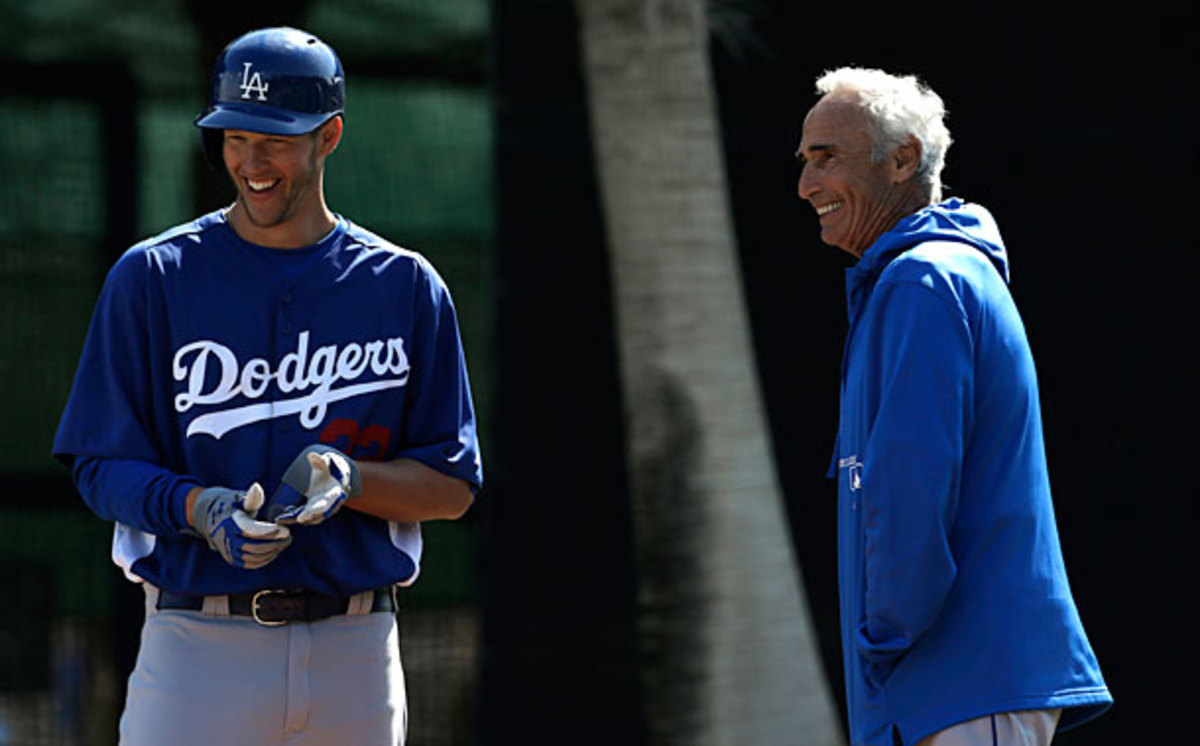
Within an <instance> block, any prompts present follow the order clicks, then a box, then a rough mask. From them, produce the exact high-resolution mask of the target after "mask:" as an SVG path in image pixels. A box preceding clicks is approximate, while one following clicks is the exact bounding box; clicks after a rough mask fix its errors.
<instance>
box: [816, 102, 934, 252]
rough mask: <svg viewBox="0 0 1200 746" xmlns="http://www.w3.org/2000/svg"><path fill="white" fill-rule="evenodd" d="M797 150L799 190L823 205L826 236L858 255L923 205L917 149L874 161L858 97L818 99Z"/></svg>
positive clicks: (823, 234) (820, 211) (819, 211)
mask: <svg viewBox="0 0 1200 746" xmlns="http://www.w3.org/2000/svg"><path fill="white" fill-rule="evenodd" d="M909 150H911V148H909ZM796 155H797V157H799V158H800V160H801V162H802V164H803V171H802V172H801V174H800V182H799V184H798V185H797V192H798V193H799V195H800V198H801V199H803V200H806V201H807V202H808V203H809V204H811V205H812V206H813V208H814V209H815V210H816V211H817V216H818V219H819V220H820V223H821V240H822V241H824V242H825V243H827V244H830V245H832V246H837V247H838V248H840V249H843V250H845V251H848V252H850V253H851V254H853V255H854V256H862V254H863V252H865V251H866V250H867V249H868V248H869V247H870V246H871V244H873V243H875V240H876V239H878V238H879V237H880V236H881V235H883V234H884V233H885V232H887V231H888V230H890V229H891V227H892V226H894V225H895V224H896V222H897V221H898V220H899V219H900V218H901V217H903V216H905V215H907V214H909V213H910V212H912V211H913V210H914V209H916V207H919V206H920V205H919V202H920V199H919V196H917V195H916V194H915V193H914V183H913V180H912V179H911V178H910V177H911V175H912V170H913V169H914V168H915V160H914V156H915V152H908V153H901V152H899V151H895V152H893V153H891V154H889V155H888V156H886V157H884V159H883V160H882V162H880V163H874V162H872V159H871V134H870V130H869V129H868V123H867V117H866V114H864V113H863V111H862V109H861V108H860V107H859V106H858V104H857V103H855V102H852V101H847V100H844V99H842V100H838V99H830V98H829V97H826V98H824V99H822V100H821V101H818V102H817V105H816V106H814V107H813V109H812V111H811V112H809V115H808V118H807V119H806V120H805V122H804V135H803V137H802V139H801V142H800V149H799V150H798V151H797V153H796ZM910 161H911V163H910ZM918 191H919V190H918Z"/></svg>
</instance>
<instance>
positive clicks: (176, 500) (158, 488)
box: [71, 457, 202, 536]
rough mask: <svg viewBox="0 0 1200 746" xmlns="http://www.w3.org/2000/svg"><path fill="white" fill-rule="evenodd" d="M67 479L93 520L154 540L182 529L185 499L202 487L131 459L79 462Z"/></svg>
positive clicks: (76, 461) (145, 462)
mask: <svg viewBox="0 0 1200 746" xmlns="http://www.w3.org/2000/svg"><path fill="white" fill-rule="evenodd" d="M71 474H72V476H73V477H74V479H75V486H76V488H77V489H78V490H79V494H80V495H82V496H83V500H84V502H85V503H87V506H88V507H89V508H91V509H92V512H94V513H95V514H96V515H98V516H99V517H101V518H103V519H105V520H109V521H117V522H119V523H123V524H125V525H127V526H130V527H132V528H136V529H139V530H141V531H145V532H147V533H151V534H154V535H155V536H175V535H178V534H179V533H181V532H182V531H184V530H185V529H187V527H188V523H187V514H186V512H187V507H186V506H187V494H188V492H189V491H191V490H192V488H194V487H200V486H202V485H201V484H200V483H199V482H198V481H197V480H196V479H195V478H193V477H188V476H181V475H179V474H175V473H173V472H171V471H168V470H167V469H164V468H162V467H161V466H158V465H157V464H152V463H150V462H148V461H138V460H134V459H119V458H94V457H80V458H77V459H75V462H74V466H73V468H72V470H71Z"/></svg>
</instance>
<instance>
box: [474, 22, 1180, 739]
mask: <svg viewBox="0 0 1200 746" xmlns="http://www.w3.org/2000/svg"><path fill="white" fill-rule="evenodd" d="M953 7H954V8H955V9H953V10H952V9H951V8H952V6H936V7H933V6H931V7H930V8H929V9H928V10H926V11H925V12H922V11H921V10H920V9H918V8H916V7H912V6H894V7H893V8H892V9H890V10H888V11H886V12H884V11H881V10H879V9H878V8H873V7H862V6H858V5H853V4H841V5H830V4H809V3H799V2H795V3H793V2H783V1H780V2H771V3H765V2H764V3H749V2H747V3H736V2H733V3H712V4H710V9H712V10H713V12H717V13H724V19H725V20H726V21H732V23H726V24H724V25H725V26H726V27H727V30H728V27H730V26H732V28H733V29H734V32H733V33H732V34H730V33H726V34H725V35H723V37H719V38H717V39H715V40H714V42H713V46H712V51H713V64H714V74H715V82H716V88H717V92H718V95H719V106H720V112H719V114H720V118H721V121H722V125H723V128H724V138H725V153H726V161H727V163H726V165H727V170H728V176H729V188H730V199H731V205H732V209H733V214H734V218H735V221H736V229H737V238H738V243H739V250H740V253H741V258H742V264H743V268H744V271H745V278H746V284H747V292H748V296H749V302H750V305H751V313H752V318H753V324H754V335H755V341H756V346H757V354H758V363H759V366H760V373H761V377H762V380H763V384H764V389H765V395H766V398H767V404H768V407H769V413H770V420H771V427H772V430H773V436H774V445H775V452H776V457H777V463H778V469H779V472H780V478H781V480H782V484H783V487H784V491H785V497H786V500H787V503H788V510H789V514H790V516H791V523H792V529H793V537H794V539H795V543H796V549H797V551H798V555H799V557H800V559H801V562H802V566H803V572H804V577H805V580H806V585H807V591H808V596H809V599H810V602H811V608H812V611H813V615H814V621H815V624H816V626H817V628H818V630H819V632H820V634H821V638H822V646H823V649H824V655H825V659H826V663H827V665H828V667H829V671H830V675H831V678H832V679H834V680H835V681H837V686H838V687H840V672H839V671H838V670H837V669H838V666H839V663H838V654H837V652H836V650H837V645H838V639H837V617H836V614H837V605H836V583H835V560H834V534H835V528H834V525H835V513H834V491H833V488H832V485H831V483H829V482H828V481H827V480H825V478H824V473H825V469H826V467H827V465H828V460H829V457H830V455H831V452H832V450H831V449H832V440H833V434H834V431H835V428H836V408H837V402H836V392H837V386H838V364H839V360H840V352H841V342H842V335H843V334H844V331H845V310H844V297H843V281H842V274H843V272H842V270H843V268H844V267H846V266H848V265H849V261H848V256H847V255H845V254H842V253H841V252H839V251H837V250H836V249H833V248H830V247H826V246H824V245H822V244H821V243H820V242H819V240H818V239H817V233H818V228H817V225H816V221H815V219H814V217H813V216H812V215H811V211H810V209H809V208H807V207H806V206H805V205H802V204H801V203H800V202H799V201H798V199H797V198H796V195H795V186H796V179H797V177H798V175H799V172H798V168H797V166H796V164H795V162H794V161H793V160H792V153H793V152H794V151H795V148H796V145H797V144H798V141H799V137H800V129H801V123H802V119H803V116H804V113H805V112H806V111H807V109H808V107H809V106H811V104H812V103H813V102H814V100H815V96H814V93H813V81H814V80H815V78H816V77H817V76H818V75H819V74H820V73H821V72H822V71H824V70H825V69H830V68H833V67H837V66H840V65H844V64H855V65H862V66H870V67H882V68H884V69H887V70H889V71H892V72H902V73H915V74H917V75H919V76H920V77H922V78H923V79H924V80H926V81H927V82H928V83H929V84H930V85H931V86H932V87H933V88H934V90H936V91H938V92H939V93H940V94H941V96H942V97H943V98H944V99H945V101H946V103H947V107H948V110H949V125H950V129H951V134H952V136H953V137H954V140H955V144H954V145H953V147H951V149H950V151H949V154H948V166H947V169H946V171H945V173H944V180H945V181H946V183H947V185H948V187H947V196H961V197H963V198H965V199H968V200H971V201H977V202H980V203H982V204H984V205H986V206H987V207H989V209H991V210H992V212H993V213H994V215H995V216H996V218H997V220H998V221H999V223H1000V226H1001V229H1002V231H1003V233H1004V236H1005V239H1006V242H1007V244H1008V248H1009V253H1010V259H1011V262H1012V290H1013V293H1014V295H1015V296H1016V299H1017V302H1018V305H1019V306H1020V308H1021V309H1022V313H1023V316H1024V319H1025V322H1026V326H1027V331H1028V334H1029V337H1030V340H1031V344H1032V346H1033V350H1034V354H1035V357H1036V360H1037V364H1038V369H1039V376H1040V385H1041V395H1042V405H1043V414H1044V424H1045V430H1046V448H1047V451H1048V456H1049V459H1050V464H1051V477H1052V484H1053V487H1054V491H1055V500H1056V509H1057V516H1058V522H1059V528H1060V535H1061V539H1062V543H1063V546H1064V553H1065V555H1066V561H1067V566H1068V571H1069V573H1070V577H1071V581H1072V586H1073V590H1074V593H1075V598H1076V602H1077V604H1078V606H1079V609H1080V612H1081V615H1082V617H1083V620H1084V624H1085V627H1086V628H1087V630H1088V633H1089V636H1090V638H1091V641H1092V644H1093V646H1094V648H1095V650H1096V653H1097V655H1098V657H1099V659H1100V662H1101V666H1102V668H1103V671H1104V673H1105V676H1106V678H1107V681H1108V683H1109V685H1110V688H1111V690H1112V691H1113V693H1114V695H1115V698H1116V706H1115V707H1114V708H1113V709H1112V710H1111V711H1110V712H1109V713H1108V714H1107V715H1105V716H1104V718H1103V719H1101V720H1099V721H1096V722H1094V723H1092V724H1091V725H1089V726H1085V727H1084V728H1082V729H1080V730H1078V731H1075V732H1074V733H1068V734H1066V735H1062V736H1060V737H1059V738H1058V739H1057V740H1056V743H1063V744H1101V745H1105V744H1134V743H1136V744H1143V743H1167V742H1173V741H1174V738H1173V736H1174V735H1175V734H1177V733H1179V732H1180V729H1179V728H1178V726H1177V725H1176V724H1175V720H1176V714H1177V713H1179V711H1180V710H1179V707H1180V705H1182V702H1183V695H1184V691H1185V689H1186V685H1185V683H1184V680H1183V670H1184V668H1185V666H1186V663H1185V661H1186V659H1187V658H1188V657H1190V656H1189V655H1188V654H1187V653H1186V652H1185V650H1186V646H1187V640H1188V638H1189V635H1188V632H1187V625H1186V623H1184V624H1181V622H1182V621H1184V620H1187V619H1189V615H1188V614H1187V610H1186V609H1185V606H1184V598H1185V596H1186V595H1187V594H1186V590H1185V589H1186V588H1188V587H1189V584H1188V583H1186V582H1185V581H1184V575H1183V570H1184V567H1183V563H1184V557H1185V549H1184V547H1185V545H1186V542H1187V540H1188V539H1187V535H1186V534H1185V532H1189V533H1190V531H1191V528H1192V526H1194V525H1195V498H1196V493H1197V491H1196V489H1195V487H1194V486H1193V485H1192V484H1191V483H1190V480H1189V479H1187V478H1186V477H1185V476H1184V474H1185V469H1184V467H1183V465H1182V464H1180V463H1179V462H1180V461H1181V460H1186V459H1187V458H1188V456H1187V454H1188V453H1189V452H1190V446H1191V444H1192V439H1191V437H1190V435H1191V432H1192V423H1191V419H1192V416H1193V414H1194V406H1193V405H1194V403H1195V402H1194V399H1193V397H1192V390H1191V383H1192V381H1193V380H1194V377H1195V364H1194V362H1193V353H1192V351H1191V349H1190V348H1191V347H1193V346H1194V341H1193V340H1194V334H1193V333H1192V332H1191V329H1190V322H1191V320H1192V318H1193V314H1192V309H1191V304H1190V303H1188V302H1187V298H1188V294H1187V288H1188V286H1189V285H1190V283H1191V282H1192V278H1193V277H1194V276H1195V273H1194V270H1195V266H1196V262H1195V251H1196V248H1197V244H1196V240H1195V237H1194V234H1193V232H1192V227H1191V225H1190V224H1189V218H1190V212H1189V211H1188V210H1187V207H1188V206H1189V205H1190V203H1191V201H1192V199H1193V197H1194V194H1195V190H1194V188H1193V187H1192V183H1193V174H1194V172H1195V169H1196V148H1195V141H1194V138H1191V137H1186V136H1185V132H1184V126H1185V122H1189V121H1190V116H1189V115H1188V114H1187V113H1186V112H1185V107H1187V108H1188V109H1190V106H1189V105H1188V103H1187V100H1186V99H1187V95H1186V94H1185V93H1184V91H1185V89H1186V90H1190V89H1191V88H1192V87H1194V86H1193V85H1192V81H1193V80H1194V73H1195V69H1196V65H1195V63H1196V52H1195V50H1196V44H1195V39H1194V37H1195V31H1196V24H1195V12H1194V9H1193V8H1191V7H1188V8H1187V9H1186V10H1185V9H1184V5H1183V4H1170V3H1165V2H1157V1H1156V2H1151V3H1148V4H1147V3H1139V4H1137V5H1136V6H1128V5H1121V6H1111V7H1109V8H1108V9H1100V8H1099V7H1098V6H1088V7H1087V9H1086V10H1080V11H1067V10H1058V9H1055V8H1054V7H1051V5H1050V4H1045V3H1042V4H1035V3H1003V4H981V5H976V6H971V7H970V9H969V10H967V9H965V8H966V6H962V8H960V7H959V6H953ZM493 8H494V17H493V23H494V44H495V47H494V50H493V80H494V86H495V94H496V96H497V105H498V109H497V111H498V115H499V116H498V127H499V129H498V137H497V153H496V157H497V174H498V180H497V189H498V200H499V201H498V206H499V213H498V230H497V248H498V250H499V252H500V253H499V267H500V277H499V280H500V282H501V287H502V288H503V290H502V292H501V295H500V303H499V316H498V319H499V329H498V340H497V341H498V348H499V349H500V351H501V355H500V358H499V362H500V365H499V369H498V375H499V378H498V386H497V389H498V392H499V408H498V416H499V419H498V421H497V423H496V424H497V427H498V438H497V440H498V447H497V453H496V454H494V455H495V456H496V460H497V461H498V463H499V468H498V470H493V473H492V488H491V490H490V498H489V500H488V501H487V502H486V503H484V504H481V505H480V508H481V517H482V519H483V526H484V527H485V542H484V552H483V557H484V558H485V561H487V562H490V563H492V564H489V565H488V566H489V567H492V568H493V570H492V571H491V573H490V575H489V574H488V573H486V572H485V575H486V576H488V580H487V582H488V583H489V587H490V588H493V589H494V590H493V592H492V594H491V595H490V596H489V597H488V599H489V600H488V603H487V604H486V605H485V607H484V608H485V617H484V618H485V650H486V651H487V652H488V654H489V656H490V657H489V658H488V659H487V663H488V664H489V665H485V668H484V673H485V680H484V682H483V683H484V686H483V689H482V690H481V697H482V702H483V710H482V715H483V721H482V722H483V724H484V726H485V727H484V728H483V732H484V733H488V734H492V736H493V737H494V740H493V738H489V739H488V742H489V743H507V742H510V741H509V740H506V739H508V738H514V739H515V738H516V737H517V734H521V738H522V740H523V739H532V740H535V741H537V742H547V743H549V742H556V741H558V740H559V738H562V739H564V740H566V741H571V742H576V743H636V742H638V741H639V738H638V737H635V734H637V733H639V732H640V731H639V727H640V721H639V717H640V716H639V714H638V712H637V708H636V702H635V700H634V699H633V698H632V697H630V693H631V692H633V691H635V690H636V686H635V685H634V684H633V683H631V682H633V681H634V679H633V677H632V672H633V670H634V668H633V666H632V665H631V662H630V661H629V660H628V657H627V655H626V654H625V653H624V652H623V651H625V650H627V648H626V643H627V641H628V639H629V637H630V635H631V634H632V633H631V631H630V629H629V627H628V626H627V622H626V621H625V619H626V617H625V615H624V614H623V613H621V611H622V610H627V609H628V608H629V604H630V592H629V590H628V582H629V577H630V576H629V573H630V572H631V571H630V569H629V564H628V561H627V555H625V554H624V553H625V552H627V551H628V539H627V534H626V531H627V529H628V526H627V523H628V515H627V505H626V504H625V502H624V499H623V497H622V489H623V487H624V481H623V480H624V475H623V473H622V467H621V461H620V457H619V451H618V448H619V446H620V443H621V427H620V422H619V420H618V419H617V415H616V412H617V411H619V409H618V398H617V393H616V392H617V383H616V380H615V378H614V370H615V368H614V365H613V352H612V327H611V319H610V318H609V313H610V312H609V310H608V308H607V298H608V287H607V277H606V272H605V268H606V264H605V261H604V257H603V251H604V248H603V235H602V226H601V225H600V219H599V217H598V214H597V206H596V195H595V189H594V178H593V171H592V169H593V168H594V164H593V163H592V159H591V151H590V141H589V136H588V134H587V130H588V124H587V116H586V110H585V108H584V106H585V100H584V98H583V95H584V94H583V91H582V83H581V79H580V74H579V71H578V67H577V60H578V48H577V43H576V37H575V33H574V29H573V24H574V19H573V16H572V13H571V12H570V10H569V8H566V7H564V5H563V4H562V3H556V2H516V1H515V0H508V1H505V0H499V1H498V2H496V3H495V4H494V6H493ZM531 443H535V444H537V448H536V454H535V453H534V452H531V451H530V450H529V449H528V447H527V446H528V445H529V444H531ZM531 486H534V488H533V489H530V487H531ZM496 568H503V569H496ZM514 572H515V573H517V575H516V576H514V575H513V573H514ZM498 577H503V578H505V579H506V582H503V583H499V582H497V580H498ZM508 580H515V581H516V582H507V581H508ZM572 661H573V662H574V664H571V663H566V665H564V662H572ZM489 675H490V676H491V677H492V679H491V680H492V681H500V680H504V681H506V682H507V683H506V685H504V686H495V687H492V686H488V681H489V680H488V678H487V677H488V676H489ZM838 696H839V697H840V689H839V691H838ZM581 724H584V725H581ZM511 742H517V741H515V740H513V741H511ZM526 742H528V741H526Z"/></svg>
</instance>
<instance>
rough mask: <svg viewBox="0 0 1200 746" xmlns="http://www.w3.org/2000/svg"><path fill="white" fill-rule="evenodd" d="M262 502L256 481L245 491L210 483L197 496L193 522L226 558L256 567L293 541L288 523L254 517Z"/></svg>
mask: <svg viewBox="0 0 1200 746" xmlns="http://www.w3.org/2000/svg"><path fill="white" fill-rule="evenodd" d="M263 502H264V496H263V489H262V487H260V486H259V484H258V483H257V482H255V483H254V484H252V485H250V489H248V490H246V491H245V492H240V491H238V490H231V489H229V488H227V487H209V488H208V489H206V490H203V491H202V492H201V493H200V494H199V495H197V496H196V502H195V504H194V505H193V507H192V523H193V524H194V525H195V528H196V531H197V532H198V533H199V534H200V537H201V538H202V539H204V540H205V541H207V542H208V545H209V546H210V547H212V548H213V549H215V550H216V551H217V552H219V553H220V554H221V557H223V558H224V559H225V561H226V562H228V563H229V564H231V565H233V566H234V567H242V568H246V569H248V570H257V569H258V568H260V567H264V566H266V565H267V564H269V563H270V562H271V561H272V560H274V559H275V558H276V557H278V556H279V553H280V552H282V551H283V550H284V549H286V548H287V546H288V545H289V544H291V543H292V534H291V532H290V531H288V529H287V527H285V526H278V525H276V524H274V523H267V522H265V521H259V520H256V519H255V516H257V515H258V511H259V509H260V508H261V507H262V506H263Z"/></svg>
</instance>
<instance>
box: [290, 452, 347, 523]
mask: <svg viewBox="0 0 1200 746" xmlns="http://www.w3.org/2000/svg"><path fill="white" fill-rule="evenodd" d="M361 491H362V478H361V477H360V476H359V473H358V466H356V465H355V463H354V461H353V459H350V458H347V457H346V456H345V455H343V454H342V452H341V451H339V450H337V449H336V448H331V447H329V446H325V445H319V444H318V445H312V446H309V447H308V448H305V449H304V450H303V451H301V452H300V455H299V456H297V457H296V459H295V460H294V461H292V465H291V466H289V467H288V468H287V471H285V472H284V473H283V483H282V484H280V485H279V489H278V490H276V491H275V494H274V495H272V496H271V507H270V509H269V510H268V517H271V518H273V519H274V521H275V522H276V523H277V524H279V525H281V526H287V525H292V524H296V523H299V524H301V525H304V526H313V525H316V524H318V523H321V522H322V521H324V520H326V519H328V518H330V517H331V516H332V515H333V514H334V513H337V512H338V511H339V510H341V508H342V505H344V504H345V503H346V501H347V500H351V499H353V498H355V497H357V496H358V494H359V493H360V492H361Z"/></svg>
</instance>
